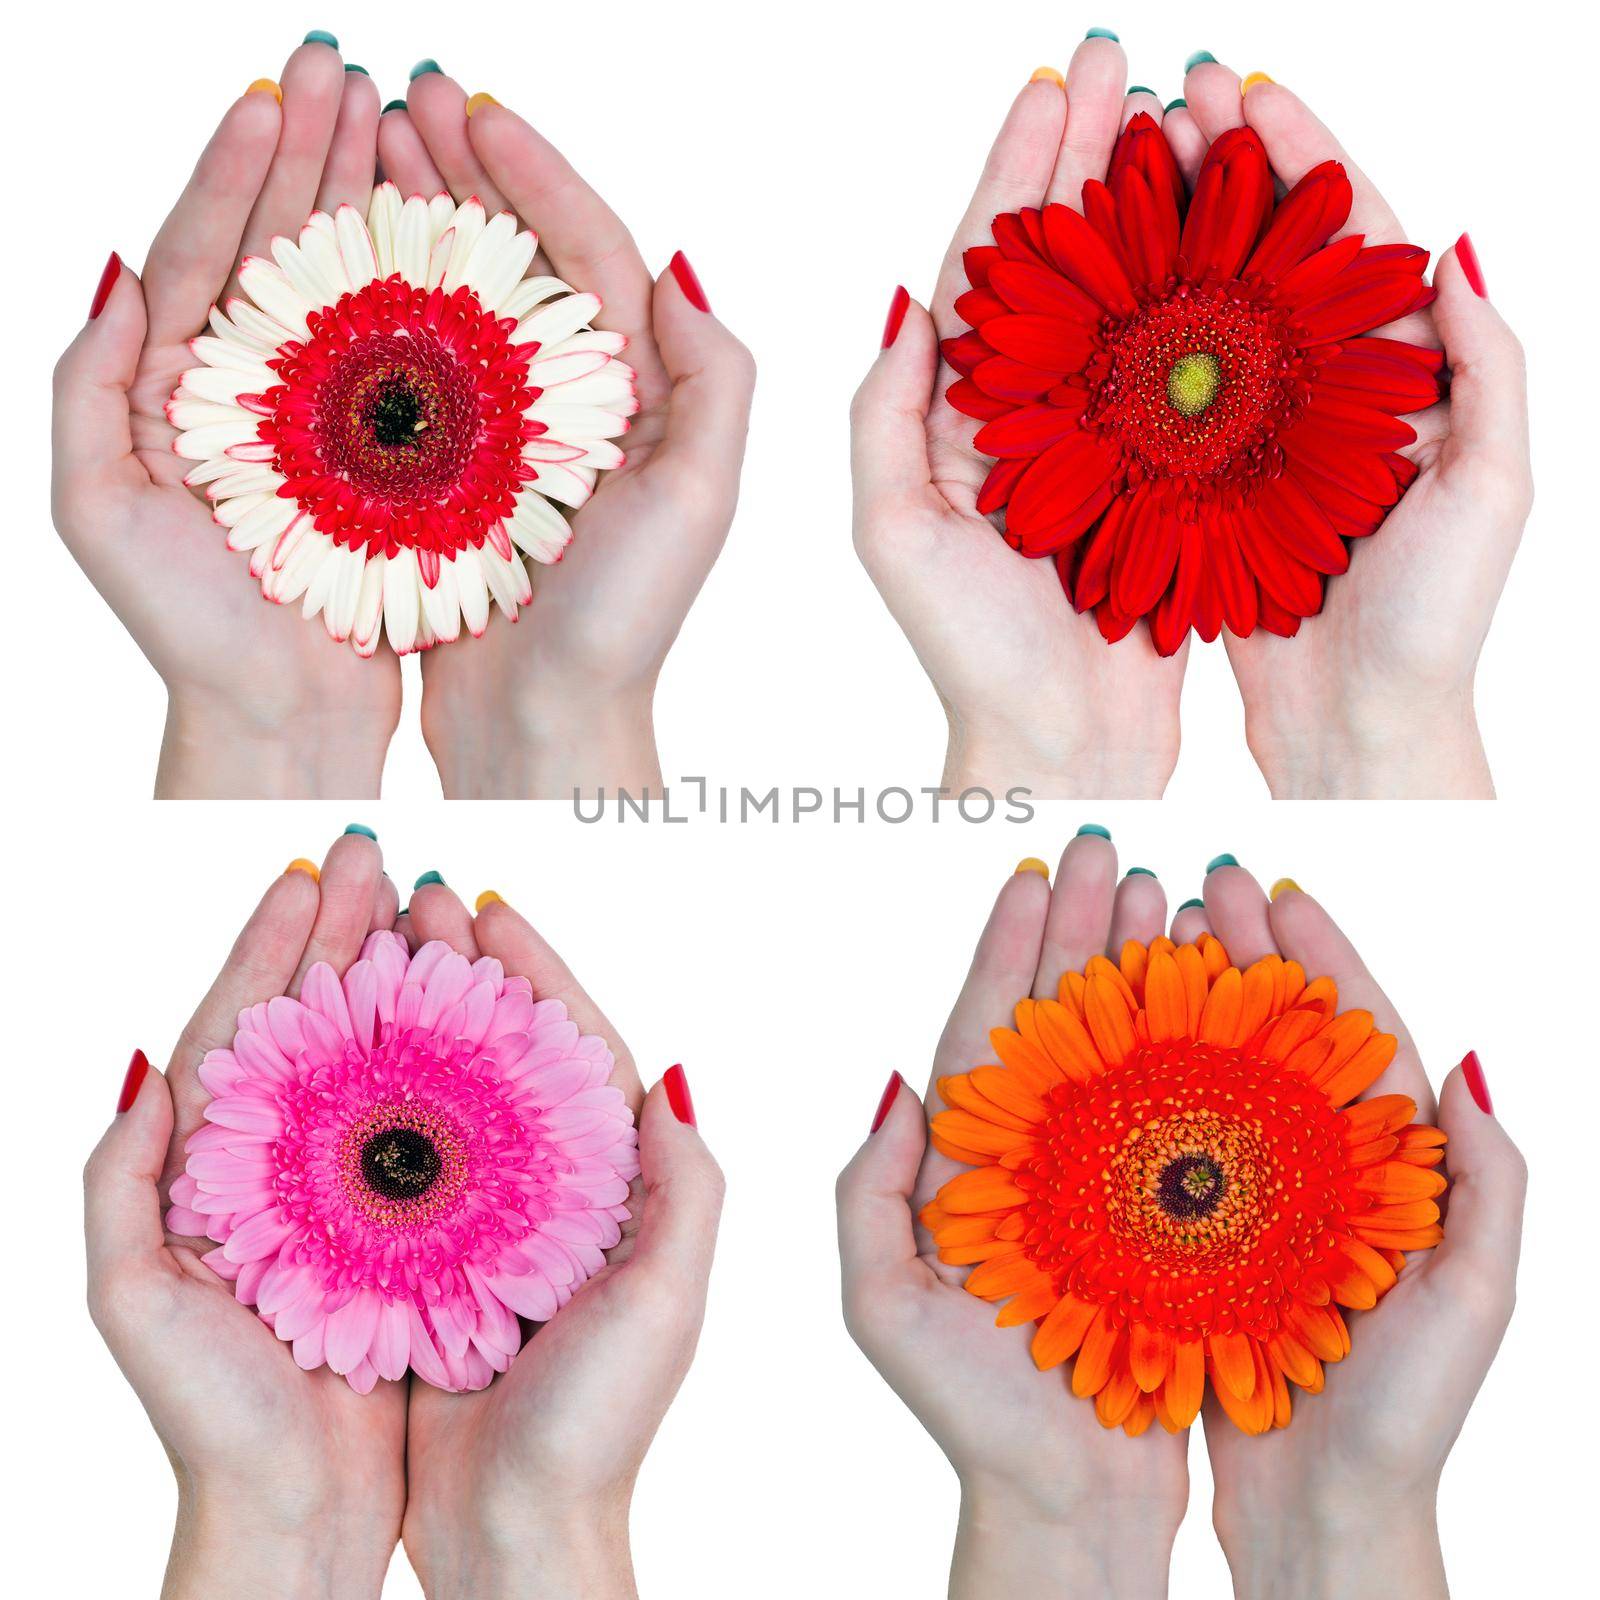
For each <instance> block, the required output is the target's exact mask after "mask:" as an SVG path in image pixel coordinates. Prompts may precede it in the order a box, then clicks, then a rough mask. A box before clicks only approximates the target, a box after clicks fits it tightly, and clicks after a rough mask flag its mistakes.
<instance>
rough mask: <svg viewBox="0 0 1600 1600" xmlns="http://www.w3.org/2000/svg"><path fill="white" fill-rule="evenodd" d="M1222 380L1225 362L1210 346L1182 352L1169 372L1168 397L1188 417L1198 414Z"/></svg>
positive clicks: (1208, 403)
mask: <svg viewBox="0 0 1600 1600" xmlns="http://www.w3.org/2000/svg"><path fill="white" fill-rule="evenodd" d="M1221 384H1222V366H1221V363H1220V362H1219V361H1218V360H1217V358H1216V357H1215V356H1214V355H1212V354H1211V352H1210V351H1209V350H1197V351H1195V352H1194V353H1193V354H1191V355H1186V356H1180V357H1179V358H1178V359H1177V360H1176V361H1175V362H1174V363H1173V364H1172V371H1171V372H1169V373H1168V374H1167V399H1168V400H1170V401H1171V402H1172V404H1173V406H1174V408H1175V409H1176V410H1178V411H1181V412H1182V413H1183V414H1184V416H1186V417H1198V416H1199V415H1200V414H1201V413H1202V412H1204V411H1205V410H1206V409H1207V408H1208V407H1209V406H1210V404H1211V402H1212V401H1213V400H1215V399H1216V398H1217V390H1218V388H1220V387H1221Z"/></svg>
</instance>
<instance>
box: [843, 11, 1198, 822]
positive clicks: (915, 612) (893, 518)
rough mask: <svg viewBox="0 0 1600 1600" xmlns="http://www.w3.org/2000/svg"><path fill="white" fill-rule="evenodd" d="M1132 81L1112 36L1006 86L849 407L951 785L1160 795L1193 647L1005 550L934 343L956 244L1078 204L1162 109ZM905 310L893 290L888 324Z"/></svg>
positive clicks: (886, 583) (876, 562)
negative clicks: (985, 507) (1158, 643)
mask: <svg viewBox="0 0 1600 1600" xmlns="http://www.w3.org/2000/svg"><path fill="white" fill-rule="evenodd" d="M1126 81H1127V60H1126V58H1125V57H1124V55H1123V53H1122V47H1121V45H1119V44H1117V43H1116V41H1115V40H1112V39H1104V38H1093V39H1086V40H1085V41H1084V42H1083V43H1082V44H1080V45H1079V46H1078V49H1077V51H1076V52H1075V54H1074V55H1073V58H1072V61H1071V64H1070V65H1069V66H1068V68H1067V72H1066V85H1065V90H1064V91H1063V88H1062V86H1061V84H1060V83H1058V82H1055V81H1051V80H1050V79H1047V78H1041V79H1036V80H1035V81H1034V82H1032V83H1030V84H1028V86H1027V87H1026V88H1025V89H1023V91H1022V93H1021V94H1019V95H1018V96H1017V99H1016V102H1015V103H1014V104H1013V105H1012V107H1011V111H1010V114H1009V115H1008V116H1007V118H1006V121H1005V125H1004V126H1003V127H1002V128H1001V130H1000V135H999V137H998V139H997V140H996V141H995V145H994V148H993V150H992V151H991V152H990V155H989V160H988V164H987V166H986V167H985V168H984V172H983V177H982V178H981V179H980V180H979V183H978V188H977V192H976V193H975V194H974V195H973V197H972V203H971V205H970V206H969V207H968V209H967V214H966V216H965V217H964V218H963V219H962V222H961V226H960V227H959V228H958V229H957V230H956V235H955V238H954V239H953V240H952V242H951V245H950V249H949V251H948V252H947V253H946V255H945V259H944V263H943V266H942V267H941V268H940V272H939V280H938V283H937V284H936V286H935V288H934V293H933V299H932V301H931V303H930V306H929V308H928V310H926V311H925V310H923V308H922V307H921V306H920V305H918V304H917V303H916V302H915V301H913V302H911V303H909V305H906V306H905V307H904V310H903V315H904V320H903V322H902V323H901V324H900V327H899V331H898V333H896V334H894V336H893V338H892V340H891V342H889V343H888V344H887V347H886V348H885V349H884V350H883V352H882V353H881V354H880V356H879V357H878V360H877V362H876V363H875V365H874V366H873V367H872V369H871V371H870V372H869V373H868V374H867V377H866V380H865V382H863V384H862V385H861V388H860V390H859V392H858V393H857V395H856V400H855V406H854V409H853V411H852V439H853V471H854V482H855V540H856V549H857V551H858V553H859V554H860V556H861V560H862V562H863V563H864V565H865V566H866V568H867V571H868V572H869V573H870V574H871V576H872V580H873V582H874V583H876V584H877V586H878V590H879V592H880V593H881V594H882V596H883V598H884V601H885V603H886V604H887V605H888V607H889V610H890V611H891V612H892V613H893V614H894V617H895V620H896V621H897V622H898V623H899V624H900V626H901V627H902V628H903V629H904V630H905V633H906V636H907V638H908V639H909V640H910V641H911V645H912V648H913V649H915V651H916V652H917V656H918V658H919V659H920V660H921V662H922V665H923V668H924V670H925V671H926V672H927V674H928V676H929V677H930V678H931V679H932V680H933V685H934V688H935V689H936V690H937V691H938V694H939V698H940V700H941V702H942V703H943V705H944V709H945V714H946V716H947V718H948V720H949V725H950V737H949V748H948V752H947V756H946V763H945V774H944V781H945V783H946V785H947V786H948V787H950V788H952V789H957V790H960V789H965V788H968V787H970V786H974V785H977V786H983V787H987V788H988V789H990V790H991V791H992V792H999V791H1002V790H1004V789H1006V788H1008V787H1010V786H1011V785H1013V784H1022V785H1026V786H1028V787H1030V788H1032V789H1033V791H1034V792H1035V793H1036V794H1039V795H1042V796H1046V797H1058V796H1064V795H1077V796H1088V795H1116V796H1122V797H1149V796H1159V795H1160V793H1161V791H1162V790H1163V788H1164V787H1165V785H1166V782H1167V779H1168V778H1169V777H1170V776H1171V774H1172V769H1173V767H1174V765H1175V764H1176V762H1177V758H1178V697H1179V693H1180V690H1181V688H1182V683H1183V669H1184V663H1185V661H1186V660H1187V649H1188V647H1187V646H1185V647H1184V648H1183V649H1182V650H1180V651H1179V653H1178V654H1177V655H1176V656H1174V657H1172V658H1171V659H1170V660H1163V659H1162V658H1161V657H1160V656H1158V655H1157V654H1156V651H1155V648H1154V646H1153V645H1152V644H1151V642H1150V639H1149V636H1148V633H1147V632H1146V631H1145V630H1143V629H1139V630H1136V631H1135V632H1134V633H1133V634H1131V635H1129V637H1128V638H1126V639H1124V640H1121V641H1119V642H1118V644H1117V645H1116V646H1115V647H1112V646H1108V645H1107V644H1106V642H1105V640H1104V639H1103V638H1102V637H1101V636H1100V631H1099V629H1098V627H1097V625H1096V623H1095V619H1094V617H1093V616H1092V615H1088V614H1084V615H1081V616H1080V615H1079V614H1077V613H1076V612H1075V611H1074V610H1073V608H1072V605H1071V603H1070V601H1069V600H1068V599H1067V596H1066V593H1065V592H1064V590H1063V589H1062V586H1061V582H1060V579H1059V578H1058V576H1057V574H1056V568H1055V564H1054V563H1053V562H1051V561H1048V560H1033V559H1030V558H1029V557H1026V556H1023V555H1021V554H1020V553H1019V552H1017V551H1015V550H1013V549H1011V548H1010V546H1009V545H1007V544H1006V543H1005V541H1004V540H1003V539H1002V538H1001V537H1000V535H999V533H998V532H997V531H996V527H995V524H994V523H993V522H991V520H990V519H989V518H988V517H986V516H983V515H981V514H980V513H979V512H978V509H977V498H978V490H979V489H980V488H981V487H982V485H983V481H984V478H985V477H986V476H987V474H988V471H989V467H990V465H991V463H990V462H989V461H987V460H986V459H985V458H984V457H982V456H980V455H979V454H978V453H977V451H976V450H975V449H974V448H973V436H974V434H975V433H976V431H977V427H978V424H977V423H975V422H974V421H972V420H971V419H970V418H968V417H964V416H962V415H961V414H960V413H959V412H957V411H955V410H954V409H953V408H952V407H951V406H950V404H949V403H948V402H947V401H946V399H945V391H946V390H947V389H948V388H949V387H950V384H951V383H952V382H953V381H954V380H955V376H956V375H955V373H954V372H953V371H952V370H951V369H950V367H949V366H948V365H947V364H945V363H944V362H943V361H941V360H940V357H939V341H941V340H943V339H947V338H952V337H954V336H956V335H958V334H959V333H961V332H962V331H963V329H964V327H965V324H964V323H963V322H962V320H961V318H960V317H959V316H958V315H957V313H956V310H955V302H956V300H957V298H958V297H959V296H960V295H961V294H962V293H963V292H964V291H965V289H966V287H967V279H966V273H965V270H964V268H963V265H962V255H963V252H965V251H966V250H969V249H971V248H972V247H974V246H977V245H982V244H987V243H989V242H990V232H989V229H990V224H991V223H992V222H993V220H994V218H995V216H996V215H997V214H998V213H1000V212H1003V211H1016V210H1018V209H1020V208H1021V207H1023V206H1039V205H1043V204H1045V203H1047V202H1059V203H1061V204H1063V205H1069V206H1071V207H1073V208H1074V209H1075V210H1076V209H1078V208H1079V207H1080V204H1081V199H1080V197H1081V195H1082V192H1083V185H1084V183H1085V182H1086V181H1087V180H1088V179H1090V178H1097V179H1104V177H1105V175H1106V169H1107V166H1108V164H1109V162H1110V159H1111V151H1112V147H1113V145H1114V144H1115V143H1116V139H1117V135H1118V134H1119V132H1120V131H1121V129H1122V127H1123V126H1124V125H1125V124H1126V122H1127V121H1128V119H1129V118H1130V117H1131V116H1132V115H1133V114H1134V113H1135V112H1136V111H1145V112H1148V113H1149V114H1150V115H1151V116H1153V117H1155V118H1156V119H1157V120H1158V121H1159V120H1160V118H1161V107H1160V105H1159V103H1158V102H1157V101H1156V100H1155V99H1154V98H1153V97H1152V96H1150V95H1149V94H1147V93H1140V94H1135V95H1125V94H1124V87H1123V86H1124V84H1125V83H1126ZM900 314H901V305H900V302H899V301H898V300H897V302H896V307H895V311H894V313H893V314H892V315H891V320H890V326H889V329H886V330H885V336H886V338H888V337H889V334H890V332H891V330H892V329H893V327H894V320H895V317H896V316H898V315H900Z"/></svg>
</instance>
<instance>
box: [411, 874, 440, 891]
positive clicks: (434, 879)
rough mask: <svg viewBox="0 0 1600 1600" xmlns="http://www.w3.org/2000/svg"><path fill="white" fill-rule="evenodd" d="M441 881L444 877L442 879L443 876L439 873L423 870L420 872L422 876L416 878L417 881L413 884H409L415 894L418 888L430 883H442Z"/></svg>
mask: <svg viewBox="0 0 1600 1600" xmlns="http://www.w3.org/2000/svg"><path fill="white" fill-rule="evenodd" d="M443 882H444V879H443V877H441V876H440V874H439V873H437V872H424V873H423V874H422V876H421V877H420V878H418V879H417V881H416V882H415V883H414V884H412V885H411V891H412V893H413V894H415V893H416V891H417V890H418V889H425V888H426V887H427V886H428V885H429V884H430V883H443Z"/></svg>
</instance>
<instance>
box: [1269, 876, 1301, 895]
mask: <svg viewBox="0 0 1600 1600" xmlns="http://www.w3.org/2000/svg"><path fill="white" fill-rule="evenodd" d="M1291 889H1292V890H1293V891H1294V892H1295V893H1296V894H1304V893H1305V890H1304V889H1302V888H1301V887H1300V885H1299V884H1298V883H1296V882H1295V881H1294V879H1293V878H1279V879H1278V881H1277V882H1276V883H1275V884H1273V886H1272V887H1271V888H1270V889H1269V890H1268V891H1267V899H1269V900H1276V899H1277V898H1278V896H1279V895H1280V894H1287V893H1288V892H1289V891H1290V890H1291Z"/></svg>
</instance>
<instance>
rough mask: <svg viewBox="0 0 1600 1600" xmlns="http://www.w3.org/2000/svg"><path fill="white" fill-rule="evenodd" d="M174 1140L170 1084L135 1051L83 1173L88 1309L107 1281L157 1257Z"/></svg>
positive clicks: (142, 1053) (100, 1297)
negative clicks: (164, 1179) (163, 1186)
mask: <svg viewBox="0 0 1600 1600" xmlns="http://www.w3.org/2000/svg"><path fill="white" fill-rule="evenodd" d="M171 1137H172V1096H171V1094H169V1093H168V1091H167V1080H166V1079H165V1078H164V1077H163V1076H162V1075H161V1074H160V1073H159V1072H157V1071H155V1070H154V1068H152V1067H151V1065H150V1063H149V1061H148V1060H147V1059H146V1057H145V1053H144V1051H142V1050H135V1051H134V1053H133V1060H132V1061H131V1062H130V1063H129V1066H128V1075H127V1078H126V1079H125V1080H124V1083H123V1089H122V1098H121V1099H120V1100H119V1101H118V1103H117V1114H116V1117H115V1118H114V1119H113V1121H112V1123H111V1126H110V1127H109V1128H107V1129H106V1131H105V1133H104V1134H103V1135H102V1137H101V1139H100V1143H99V1144H97V1145H96V1146H95V1147H94V1151H93V1153H92V1154H91V1155H90V1157H89V1161H88V1165H87V1166H85V1167H84V1169H83V1230H84V1238H85V1241H86V1245H87V1252H88V1258H89V1302H90V1305H91V1306H94V1305H96V1304H97V1303H100V1302H101V1301H102V1300H103V1297H104V1293H105V1290H106V1288H107V1285H108V1283H109V1282H110V1280H111V1279H112V1278H113V1277H114V1276H116V1275H117V1274H119V1273H120V1272H122V1271H124V1270H125V1269H127V1268H129V1267H138V1266H140V1265H143V1264H145V1263H147V1262H148V1261H149V1260H151V1259H153V1258H155V1257H156V1256H158V1255H159V1254H160V1252H161V1249H162V1247H163V1244H164V1241H165V1238H166V1235H165V1233H164V1231H163V1229H162V1225H161V1196H160V1191H159V1189H158V1184H159V1182H160V1178H161V1169H162V1167H163V1166H164V1165H165V1163H166V1159H167V1142H168V1141H169V1140H170V1139H171Z"/></svg>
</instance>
